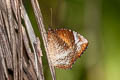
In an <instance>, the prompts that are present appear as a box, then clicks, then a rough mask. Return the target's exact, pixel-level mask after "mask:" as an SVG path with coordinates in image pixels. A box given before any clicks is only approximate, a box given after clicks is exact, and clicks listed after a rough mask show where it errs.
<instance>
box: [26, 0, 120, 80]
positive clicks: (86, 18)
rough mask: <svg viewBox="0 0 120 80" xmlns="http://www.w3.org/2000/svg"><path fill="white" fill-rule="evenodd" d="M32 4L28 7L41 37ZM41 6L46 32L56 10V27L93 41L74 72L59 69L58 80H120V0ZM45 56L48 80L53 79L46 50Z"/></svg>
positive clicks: (65, 0) (49, 1) (58, 0)
mask: <svg viewBox="0 0 120 80" xmlns="http://www.w3.org/2000/svg"><path fill="white" fill-rule="evenodd" d="M29 1H30V0H25V1H24V4H25V7H26V10H27V12H28V14H29V17H30V20H31V22H32V25H33V27H34V30H35V33H36V35H37V36H40V33H39V31H38V28H37V24H36V20H35V18H34V14H33V10H32V7H31V4H30V2H29ZM39 4H40V7H41V11H42V15H43V19H44V24H45V28H46V29H48V27H49V26H50V25H51V11H50V8H52V23H53V25H52V28H67V29H71V30H74V31H76V32H78V33H80V34H82V35H83V36H84V37H86V38H87V39H88V41H89V46H88V49H87V50H86V51H85V52H84V54H83V55H82V57H81V58H79V59H78V60H77V61H76V62H75V64H74V65H73V67H72V69H69V70H63V69H56V77H57V80H120V0H39ZM41 40H42V39H41ZM41 46H42V49H43V50H44V46H43V44H41ZM43 55H44V56H43V66H44V75H45V79H46V80H52V78H51V75H50V71H49V67H48V65H47V59H46V54H45V51H44V54H43Z"/></svg>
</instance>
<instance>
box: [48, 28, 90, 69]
mask: <svg viewBox="0 0 120 80" xmlns="http://www.w3.org/2000/svg"><path fill="white" fill-rule="evenodd" d="M47 37H48V51H49V58H50V61H51V63H52V65H53V66H55V67H58V68H63V69H68V68H71V67H72V64H73V63H74V62H75V61H76V59H77V58H79V57H80V56H81V54H82V53H83V52H84V51H85V49H86V48H87V46H88V41H87V39H85V38H84V37H83V36H82V35H80V34H78V33H77V32H75V31H71V30H68V29H49V30H48V33H47Z"/></svg>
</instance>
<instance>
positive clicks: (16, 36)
mask: <svg viewBox="0 0 120 80" xmlns="http://www.w3.org/2000/svg"><path fill="white" fill-rule="evenodd" d="M26 17H27V18H26ZM21 19H23V21H24V23H25V26H23V24H22V22H21ZM26 19H27V20H26ZM25 27H26V30H25ZM27 33H28V36H27ZM33 36H34V37H33ZM31 37H32V40H31ZM30 45H32V49H31V47H30ZM32 50H34V51H32ZM41 56H42V51H41V48H40V40H39V39H38V38H37V37H36V36H35V33H34V31H33V28H32V26H31V23H30V20H29V18H28V16H27V13H26V11H25V9H24V5H23V4H22V0H0V80H44V75H43V67H42V59H41Z"/></svg>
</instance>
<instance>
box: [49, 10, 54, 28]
mask: <svg viewBox="0 0 120 80" xmlns="http://www.w3.org/2000/svg"><path fill="white" fill-rule="evenodd" d="M52 14H53V13H52V8H50V16H51V25H50V26H51V27H52Z"/></svg>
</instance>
